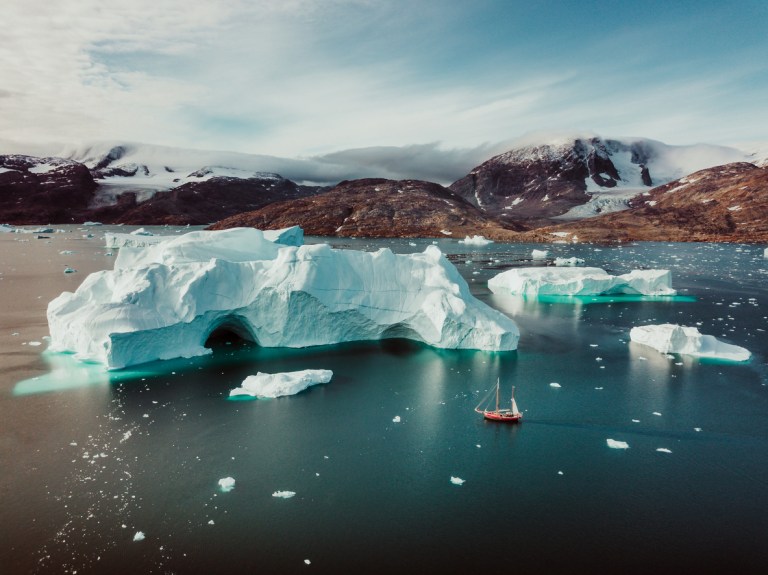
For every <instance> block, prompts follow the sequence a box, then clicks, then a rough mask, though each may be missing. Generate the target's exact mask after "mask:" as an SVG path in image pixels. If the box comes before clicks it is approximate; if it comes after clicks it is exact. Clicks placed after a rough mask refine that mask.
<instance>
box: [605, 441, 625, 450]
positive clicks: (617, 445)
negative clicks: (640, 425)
mask: <svg viewBox="0 0 768 575" xmlns="http://www.w3.org/2000/svg"><path fill="white" fill-rule="evenodd" d="M605 441H606V443H607V444H608V447H610V448H611V449H629V443H627V442H626V441H617V440H615V439H606V440H605Z"/></svg>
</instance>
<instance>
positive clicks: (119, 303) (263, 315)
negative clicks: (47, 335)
mask: <svg viewBox="0 0 768 575" xmlns="http://www.w3.org/2000/svg"><path fill="white" fill-rule="evenodd" d="M48 325H49V328H50V331H51V345H50V348H49V349H50V350H51V351H58V352H73V353H75V354H76V357H77V358H78V359H82V360H87V361H95V362H100V363H103V364H105V365H106V366H107V367H109V368H113V369H117V368H123V367H126V366H129V365H135V364H139V363H144V362H148V361H153V360H158V359H171V358H177V357H192V356H197V355H203V354H207V353H210V350H209V349H207V348H206V347H205V343H206V341H207V339H208V338H209V336H210V335H211V333H213V332H214V331H216V330H220V329H221V330H227V331H230V332H232V333H234V334H236V335H239V336H240V337H243V338H244V339H247V340H250V341H254V342H256V343H258V344H259V345H262V346H264V347H306V346H313V345H324V344H332V343H339V342H344V341H359V340H376V339H384V338H398V337H405V338H409V339H413V340H417V341H422V342H424V343H427V344H429V345H432V346H435V347H441V348H457V349H481V350H491V351H499V350H511V349H515V348H516V347H517V341H518V339H519V332H518V330H517V326H516V325H515V323H514V322H513V321H512V320H511V319H509V318H508V317H507V316H505V315H504V314H502V313H500V312H498V311H496V310H494V309H492V308H490V307H489V306H487V305H486V304H484V303H482V302H480V301H479V300H477V299H476V298H475V297H474V296H472V295H471V293H470V291H469V287H468V285H467V282H466V281H465V280H464V279H463V278H462V277H461V275H460V274H459V272H458V271H457V270H456V268H455V267H454V266H453V265H452V264H451V263H450V262H448V260H447V259H446V258H445V257H443V255H442V254H441V253H440V250H439V249H438V248H437V247H435V246H429V247H427V249H426V250H425V251H424V252H423V253H418V254H408V255H395V254H394V253H392V252H391V251H390V250H388V249H381V250H379V251H377V252H375V253H369V252H360V251H353V250H334V249H331V248H330V246H328V245H325V244H320V245H313V246H298V247H296V246H284V245H280V244H276V243H273V242H271V241H268V240H267V239H266V238H265V237H264V234H263V233H262V232H261V231H259V230H255V229H251V228H236V229H231V230H224V231H216V232H211V231H199V232H191V233H188V234H185V235H182V236H179V237H176V238H173V239H170V240H167V241H164V242H161V243H159V244H156V245H153V246H147V247H144V248H121V249H120V252H119V254H118V257H117V258H116V259H115V268H114V270H106V271H101V272H96V273H93V274H91V275H89V276H88V277H87V278H86V279H85V281H84V282H83V283H82V285H81V286H80V287H79V288H78V289H77V291H76V292H75V293H71V292H64V293H62V294H61V295H60V296H59V297H57V298H56V299H54V300H53V301H52V302H50V303H49V304H48Z"/></svg>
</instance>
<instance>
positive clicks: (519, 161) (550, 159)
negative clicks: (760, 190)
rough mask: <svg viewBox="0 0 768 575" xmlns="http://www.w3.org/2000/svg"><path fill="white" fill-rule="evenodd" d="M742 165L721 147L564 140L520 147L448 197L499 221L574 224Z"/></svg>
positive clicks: (735, 153) (740, 154) (740, 156)
mask: <svg viewBox="0 0 768 575" xmlns="http://www.w3.org/2000/svg"><path fill="white" fill-rule="evenodd" d="M745 160H748V158H747V154H746V153H745V152H744V151H742V150H737V149H735V148H728V147H723V146H711V145H706V144H697V145H691V146H670V145H667V144H664V143H662V142H658V141H655V140H649V139H642V138H629V139H622V140H618V139H603V138H601V137H599V136H564V137H557V138H550V139H547V140H543V141H541V140H540V141H530V140H529V141H525V142H521V145H520V146H518V147H515V148H513V149H512V150H510V151H508V152H505V153H503V154H500V155H498V156H495V157H493V158H491V159H490V160H488V161H486V162H484V163H483V164H481V165H480V166H478V167H476V168H475V169H474V170H472V171H471V172H470V173H469V174H468V175H467V176H465V177H464V178H461V179H460V180H458V181H456V182H454V183H453V184H452V185H451V186H450V189H452V190H453V191H455V192H457V193H458V194H460V195H461V196H463V197H464V198H466V199H467V200H469V201H470V202H472V203H473V204H475V205H476V206H478V207H479V208H480V209H481V210H483V211H484V212H486V213H488V214H490V215H495V216H497V217H500V218H502V219H503V220H510V221H511V220H517V221H521V220H534V221H535V220H541V219H549V218H553V217H560V218H563V219H581V218H585V217H590V216H593V215H596V214H598V213H605V212H610V211H618V210H622V209H626V208H627V206H628V204H627V202H628V200H629V199H631V198H632V197H634V196H635V195H637V194H638V193H640V192H642V191H647V190H648V189H650V188H651V187H653V186H657V185H661V184H664V183H667V182H669V181H672V180H674V179H676V178H679V177H682V176H684V175H686V174H689V173H691V172H694V171H696V170H700V169H704V168H708V167H712V166H716V165H722V164H726V163H730V162H737V161H745Z"/></svg>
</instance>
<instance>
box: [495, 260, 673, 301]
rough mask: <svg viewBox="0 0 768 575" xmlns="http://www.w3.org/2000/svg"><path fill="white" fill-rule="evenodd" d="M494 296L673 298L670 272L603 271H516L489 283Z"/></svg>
mask: <svg viewBox="0 0 768 575" xmlns="http://www.w3.org/2000/svg"><path fill="white" fill-rule="evenodd" d="M488 288H489V289H490V290H491V291H492V292H493V293H506V294H513V295H615V294H631V295H637V294H640V295H665V296H666V295H674V294H675V293H676V292H675V290H673V289H672V277H671V275H670V273H669V271H668V270H634V271H632V272H630V273H627V274H624V275H620V276H613V275H610V274H609V273H607V272H606V271H605V270H602V269H600V268H567V267H564V268H551V267H547V268H542V267H531V268H513V269H511V270H507V271H504V272H501V273H500V274H497V275H496V276H494V277H492V278H491V279H490V280H488Z"/></svg>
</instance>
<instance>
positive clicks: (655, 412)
mask: <svg viewBox="0 0 768 575" xmlns="http://www.w3.org/2000/svg"><path fill="white" fill-rule="evenodd" d="M653 415H658V416H659V417H661V414H660V413H659V412H658V411H654V412H653Z"/></svg>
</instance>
